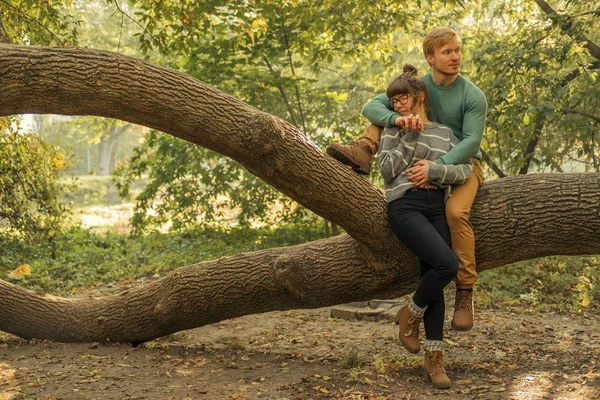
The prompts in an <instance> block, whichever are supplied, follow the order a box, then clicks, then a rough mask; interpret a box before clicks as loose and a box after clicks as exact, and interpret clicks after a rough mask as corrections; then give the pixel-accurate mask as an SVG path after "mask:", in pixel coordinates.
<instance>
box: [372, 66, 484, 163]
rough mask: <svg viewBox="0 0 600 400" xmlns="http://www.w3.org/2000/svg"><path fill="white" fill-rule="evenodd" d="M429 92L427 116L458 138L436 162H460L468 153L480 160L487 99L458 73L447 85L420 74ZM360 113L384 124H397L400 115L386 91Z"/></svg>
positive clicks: (429, 75) (389, 125) (384, 125)
mask: <svg viewBox="0 0 600 400" xmlns="http://www.w3.org/2000/svg"><path fill="white" fill-rule="evenodd" d="M423 80H424V81H425V84H426V85H427V88H428V92H429V109H428V114H427V115H428V117H429V119H430V120H432V121H434V122H437V123H439V124H442V125H445V126H447V127H448V128H450V129H452V132H453V133H454V135H455V136H456V137H457V139H458V140H459V143H458V144H457V145H456V146H455V147H454V148H453V149H452V150H451V151H449V152H448V153H447V154H445V155H443V156H441V157H440V158H438V159H437V160H436V162H437V163H439V164H462V163H466V162H468V161H469V159H470V158H471V157H474V158H476V159H478V160H481V151H480V150H479V146H480V144H481V139H482V137H483V129H484V128H485V115H486V113H487V100H486V99H485V95H484V94H483V92H482V91H481V89H479V88H478V87H477V86H475V85H474V84H473V83H471V82H469V81H468V80H466V79H465V78H463V77H462V76H460V75H458V76H457V78H456V80H455V81H454V82H453V83H452V84H450V85H448V86H440V85H437V84H436V83H435V82H434V81H433V78H432V77H431V74H427V75H425V76H424V77H423ZM362 115H364V116H365V117H367V119H368V120H369V121H370V122H371V123H372V124H374V125H378V126H383V127H386V128H389V127H393V126H396V124H395V123H394V122H395V121H396V118H397V117H399V116H400V114H398V113H397V112H395V111H394V110H393V109H391V108H390V104H389V101H388V97H387V96H386V94H385V93H383V94H380V95H379V96H377V97H375V98H374V99H373V100H371V101H370V102H369V103H367V105H365V106H364V108H363V110H362Z"/></svg>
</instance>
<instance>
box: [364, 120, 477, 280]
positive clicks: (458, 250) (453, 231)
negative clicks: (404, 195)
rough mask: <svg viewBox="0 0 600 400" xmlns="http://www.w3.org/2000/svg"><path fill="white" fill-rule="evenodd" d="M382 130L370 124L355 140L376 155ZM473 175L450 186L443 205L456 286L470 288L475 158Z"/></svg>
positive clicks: (474, 277)
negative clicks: (361, 142) (362, 142)
mask: <svg viewBox="0 0 600 400" xmlns="http://www.w3.org/2000/svg"><path fill="white" fill-rule="evenodd" d="M382 130H383V128H382V127H379V126H376V125H369V126H368V127H367V129H365V131H364V132H363V133H362V135H360V137H359V139H358V140H362V141H364V142H365V143H367V144H368V145H369V146H370V147H371V149H372V150H373V154H375V153H377V149H378V148H379V138H380V135H381V131H382ZM471 162H472V163H473V174H472V175H471V177H470V178H469V179H468V180H467V181H466V182H465V183H463V184H462V185H454V186H452V191H451V196H450V198H449V199H448V201H447V202H446V219H447V220H448V226H449V227H450V235H451V236H452V251H454V254H455V255H456V257H457V258H458V275H457V276H456V287H457V288H459V289H470V288H472V287H473V284H474V283H475V281H477V270H476V266H477V265H476V263H475V234H474V233H473V226H472V225H471V221H470V217H471V207H472V206H473V202H474V201H475V196H476V195H477V190H478V189H479V186H481V185H482V184H483V171H482V169H481V164H480V163H479V161H477V160H476V159H474V158H471Z"/></svg>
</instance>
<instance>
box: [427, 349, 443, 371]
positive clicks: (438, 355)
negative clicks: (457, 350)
mask: <svg viewBox="0 0 600 400" xmlns="http://www.w3.org/2000/svg"><path fill="white" fill-rule="evenodd" d="M428 353H429V354H428V356H429V361H430V362H431V366H432V367H433V368H432V371H431V374H430V375H431V376H433V375H435V372H436V371H437V369H438V368H439V369H440V370H441V371H442V372H443V373H444V374H445V373H446V370H445V369H444V354H443V353H442V352H441V351H436V352H434V351H430V352H428Z"/></svg>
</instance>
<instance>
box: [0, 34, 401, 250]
mask: <svg viewBox="0 0 600 400" xmlns="http://www.w3.org/2000/svg"><path fill="white" fill-rule="evenodd" d="M0 87H1V88H2V96H0V115H13V114H23V113H34V114H43V113H50V114H63V115H97V116H102V117H109V118H116V119H120V120H123V121H128V122H132V123H135V124H139V125H145V126H148V127H150V128H153V129H157V130H160V131H162V132H166V133H169V134H172V135H174V136H177V137H179V138H182V139H184V140H187V141H190V142H192V143H196V144H199V145H201V146H203V147H206V148H208V149H211V150H214V151H216V152H218V153H220V154H223V155H225V156H227V157H230V158H232V159H234V160H237V161H238V162H240V163H241V164H242V165H244V167H246V168H247V169H248V170H249V171H250V172H251V173H253V174H254V175H256V176H258V177H259V178H261V179H263V180H264V181H266V182H268V183H270V184H271V185H273V186H274V187H275V188H277V189H278V190H280V191H281V192H282V193H285V194H286V195H288V196H290V197H291V198H292V199H294V200H296V201H297V202H299V203H300V204H302V205H304V206H305V207H307V208H309V209H311V210H312V211H314V212H315V213H317V214H318V215H320V216H321V217H323V218H325V219H327V220H329V221H331V222H334V223H336V224H338V225H340V226H341V227H343V228H344V229H345V230H346V232H348V233H349V234H350V235H351V236H353V237H354V238H356V239H357V240H358V241H359V242H361V243H363V244H364V245H365V246H366V247H365V248H366V249H370V250H371V251H372V252H373V257H374V259H378V258H380V257H382V256H381V254H386V253H387V251H388V250H393V249H394V246H392V247H390V245H389V243H390V242H391V239H392V238H393V237H394V236H393V233H392V232H391V230H390V229H389V226H388V225H387V222H386V218H385V214H386V212H385V204H386V203H385V198H384V195H383V192H382V191H381V190H380V189H379V188H377V187H376V186H374V185H372V184H370V183H367V182H365V180H364V179H363V178H361V177H360V176H358V175H357V174H355V173H353V172H352V171H349V170H348V169H347V168H345V167H344V166H343V165H341V164H340V163H339V162H337V161H336V160H334V159H332V158H331V157H328V156H326V155H325V154H323V152H322V151H321V150H320V149H319V148H318V147H317V146H315V144H314V143H312V142H310V140H308V139H307V138H306V137H305V136H304V135H303V134H302V133H301V132H300V131H299V130H298V129H297V128H296V127H294V126H292V125H290V124H288V123H286V122H284V121H281V120H280V119H278V118H276V117H273V116H271V115H269V114H266V113H263V112H261V111H259V110H257V109H255V108H253V107H251V106H249V105H248V104H245V103H243V102H241V101H240V100H238V99H236V98H234V97H232V96H230V95H227V94H226V93H223V92H221V91H219V90H217V89H215V88H213V87H211V86H209V85H207V84H205V83H203V82H200V81H198V80H196V79H194V78H191V77H189V76H187V75H185V74H183V73H181V72H177V71H173V70H170V69H167V68H162V67H158V66H155V65H152V64H150V63H147V62H144V61H141V60H137V59H134V58H131V57H127V56H124V55H121V54H116V53H111V52H103V51H95V50H88V49H81V48H73V47H70V48H69V47H65V48H61V47H57V48H51V47H21V46H11V45H0ZM356 205H359V209H358V211H359V213H358V214H357V213H356V212H357V208H356V207H357V206H356ZM365 215H368V216H372V217H373V218H365V217H364V216H365ZM375 233H378V234H379V235H381V236H380V237H376V236H374V234H375ZM384 250H385V251H384ZM382 251H383V252H382Z"/></svg>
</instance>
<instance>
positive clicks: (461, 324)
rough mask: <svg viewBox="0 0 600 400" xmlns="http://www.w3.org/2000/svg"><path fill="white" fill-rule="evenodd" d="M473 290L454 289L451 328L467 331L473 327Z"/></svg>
mask: <svg viewBox="0 0 600 400" xmlns="http://www.w3.org/2000/svg"><path fill="white" fill-rule="evenodd" d="M473 314H474V306H473V291H472V290H459V289H457V290H456V298H455V300H454V317H453V318H452V328H454V329H456V330H457V331H468V330H471V328H473Z"/></svg>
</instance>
